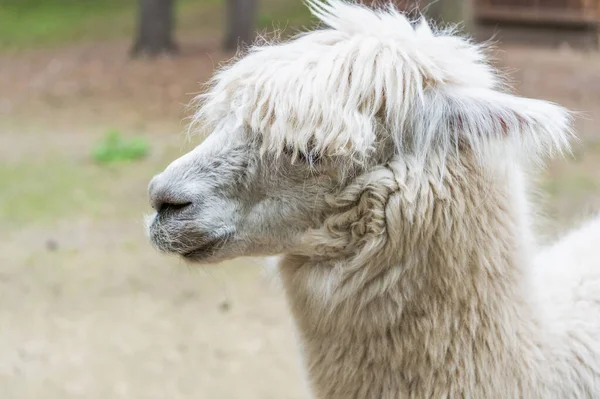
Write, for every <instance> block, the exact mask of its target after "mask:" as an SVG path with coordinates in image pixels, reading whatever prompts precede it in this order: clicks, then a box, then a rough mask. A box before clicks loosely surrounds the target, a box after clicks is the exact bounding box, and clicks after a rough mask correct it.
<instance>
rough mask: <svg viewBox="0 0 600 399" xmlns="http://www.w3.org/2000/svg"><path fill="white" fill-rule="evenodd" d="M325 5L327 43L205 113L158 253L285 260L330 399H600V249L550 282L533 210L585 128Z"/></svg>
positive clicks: (227, 81) (318, 37)
mask: <svg viewBox="0 0 600 399" xmlns="http://www.w3.org/2000/svg"><path fill="white" fill-rule="evenodd" d="M315 1H316V0H310V7H311V9H312V11H313V13H314V15H316V16H317V17H318V18H319V19H320V20H321V21H322V22H323V24H324V25H325V27H323V28H322V29H319V30H315V31H311V32H308V33H305V34H302V35H300V36H298V37H296V38H294V39H293V40H291V41H289V42H285V43H279V44H264V45H261V46H257V47H255V48H253V49H252V50H251V51H250V53H249V54H248V55H246V56H244V57H243V58H241V59H239V60H238V61H237V62H235V63H233V64H232V65H230V66H228V67H227V68H224V69H222V70H221V71H220V72H218V73H217V74H216V76H215V77H214V79H213V81H212V85H211V88H210V89H209V90H208V92H207V93H206V94H204V95H203V96H201V98H200V100H201V107H200V108H199V111H198V114H197V122H198V124H200V125H201V126H202V128H206V129H209V130H210V131H211V132H212V134H210V136H209V137H208V138H207V139H206V140H205V141H204V142H203V143H202V144H201V145H200V146H198V147H197V148H196V149H195V150H193V151H192V152H190V153H189V154H187V155H185V156H183V157H181V158H180V159H178V160H176V161H175V162H173V163H172V164H171V165H170V166H169V167H168V168H167V169H166V170H165V171H164V172H163V173H161V174H160V175H158V176H156V177H155V178H154V179H153V180H152V182H151V184H150V187H149V192H150V198H151V202H152V205H153V207H154V208H155V209H156V210H157V214H156V216H155V217H154V218H153V219H152V221H151V223H150V226H149V233H150V237H151V239H152V241H153V243H154V245H155V246H156V247H158V248H159V249H161V250H163V251H167V252H172V253H177V254H179V255H181V256H182V257H184V258H185V259H187V260H190V261H194V262H202V263H206V262H216V261H220V260H223V259H227V258H233V257H236V256H244V255H254V256H256V255H274V254H283V255H284V256H283V258H282V261H281V263H280V265H279V270H280V274H281V277H282V280H283V284H284V288H285V291H286V294H287V297H288V300H289V304H290V308H291V311H292V313H293V316H294V318H295V322H296V326H297V329H298V332H299V339H300V343H301V346H302V351H303V355H304V361H305V364H306V368H307V370H308V377H309V384H310V388H311V391H312V392H313V395H314V397H316V398H321V399H353V398H357V399H358V398H360V399H367V398H369V399H391V398H405V397H406V398H473V399H483V398H510V399H514V398H544V399H545V398H600V260H599V259H598V257H597V256H596V257H595V258H593V257H592V253H595V252H597V251H596V250H597V248H593V244H594V242H592V240H591V238H590V237H589V236H588V233H585V231H586V230H585V229H584V230H581V232H580V233H577V234H579V236H581V235H585V236H586V237H585V239H583V240H580V239H579V238H578V235H577V234H576V235H575V236H573V237H569V238H568V239H567V241H566V242H565V243H564V244H558V246H557V247H556V248H554V249H550V250H548V251H547V252H545V254H544V255H542V256H541V257H540V258H537V262H540V263H541V264H538V266H537V267H536V266H535V265H536V254H535V252H536V250H535V247H534V246H535V242H534V240H533V239H532V237H531V234H530V223H529V212H528V210H529V207H528V204H527V201H526V195H525V187H526V181H525V179H526V176H525V174H524V173H523V172H524V171H526V170H528V169H532V168H533V167H534V166H535V165H536V164H539V162H540V161H541V160H542V159H543V157H544V156H546V155H548V154H550V153H554V152H559V151H561V150H562V149H563V148H565V147H566V146H567V145H568V138H569V136H570V133H569V122H570V120H569V116H568V113H567V112H566V111H565V110H564V109H562V108H560V107H558V106H556V105H552V104H549V103H547V102H543V101H538V100H531V99H524V98H519V97H516V96H514V95H511V94H509V93H507V92H506V91H505V90H504V87H503V86H502V81H501V79H500V78H499V76H498V74H497V73H496V71H495V70H494V69H493V68H492V67H491V66H490V65H489V64H488V63H487V60H486V57H485V55H484V53H483V51H482V49H481V48H480V47H479V46H477V45H475V44H473V43H470V42H469V41H467V40H465V39H463V38H461V37H458V36H456V35H454V34H453V33H452V32H437V31H432V29H431V28H430V27H429V26H428V24H427V23H426V22H424V21H420V22H418V23H415V24H411V22H410V21H408V20H407V19H406V18H405V17H404V16H402V15H401V14H400V13H398V12H397V11H395V10H394V9H393V8H391V7H390V8H386V9H384V10H379V11H373V10H370V9H367V8H365V7H362V6H359V5H354V4H348V3H344V2H342V1H339V0H327V1H325V2H315ZM587 229H588V230H589V234H593V235H595V237H600V232H599V230H600V221H598V222H596V224H595V225H590V226H589V227H587ZM594 230H595V231H594ZM597 242H598V244H600V240H597ZM561 245H564V246H566V247H567V248H561ZM577 246H580V247H581V248H577ZM569 251H570V253H569ZM555 252H556V254H555ZM579 253H582V254H585V258H584V257H581V256H579V255H578V254H579ZM544 257H546V259H544Z"/></svg>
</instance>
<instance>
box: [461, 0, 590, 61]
mask: <svg viewBox="0 0 600 399" xmlns="http://www.w3.org/2000/svg"><path fill="white" fill-rule="evenodd" d="M472 1H473V2H474V3H473V5H474V10H473V17H474V20H475V23H476V25H477V29H476V31H477V34H476V36H478V38H479V39H481V40H485V39H489V38H490V37H494V38H496V39H499V40H501V41H513V42H530V43H535V44H553V45H560V44H562V43H568V44H570V45H573V46H575V47H583V48H587V49H598V48H599V47H598V45H599V33H600V30H599V28H600V0H472Z"/></svg>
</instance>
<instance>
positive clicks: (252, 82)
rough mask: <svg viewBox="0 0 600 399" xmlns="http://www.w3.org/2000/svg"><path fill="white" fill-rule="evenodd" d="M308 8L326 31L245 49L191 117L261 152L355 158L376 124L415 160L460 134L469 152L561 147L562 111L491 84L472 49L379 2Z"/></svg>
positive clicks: (477, 49)
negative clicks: (497, 145) (488, 146)
mask: <svg viewBox="0 0 600 399" xmlns="http://www.w3.org/2000/svg"><path fill="white" fill-rule="evenodd" d="M309 4H310V6H311V9H312V11H313V13H314V14H315V15H316V16H317V17H319V18H320V19H321V21H322V22H323V23H324V24H325V25H326V26H327V27H328V28H325V29H322V30H318V31H311V32H308V33H305V34H302V35H300V36H299V37H297V38H296V39H295V40H292V41H291V42H287V43H284V44H281V45H263V46H257V47H254V48H252V49H251V50H250V54H248V55H246V56H245V57H243V58H241V59H240V60H239V61H238V62H236V63H233V64H232V65H230V66H229V67H227V68H224V69H223V70H221V71H220V72H219V73H218V74H216V75H215V77H214V78H213V80H212V82H211V89H210V90H209V91H208V92H207V93H205V94H203V95H201V96H200V97H199V98H198V100H199V102H200V104H201V106H200V107H199V111H198V113H197V115H196V117H195V121H196V124H197V125H201V126H202V127H203V128H207V129H209V130H214V129H217V128H218V127H219V125H221V124H223V123H228V124H231V122H232V121H236V123H237V125H238V126H243V127H248V128H250V129H251V130H252V131H253V132H256V133H257V134H260V135H262V139H263V146H264V148H263V149H264V150H265V151H269V150H270V151H275V152H277V151H281V150H282V149H283V148H285V147H288V148H292V149H294V150H295V151H297V152H308V151H315V152H318V153H321V154H323V153H324V154H329V155H332V154H335V155H342V156H349V155H351V156H354V157H355V158H357V159H358V160H364V157H366V156H370V155H371V154H372V153H373V151H374V150H375V147H376V141H377V137H378V136H379V135H378V130H379V129H388V130H389V131H390V132H391V133H392V138H393V140H394V143H395V145H396V146H397V148H398V150H399V151H400V152H401V153H405V152H409V153H417V154H420V155H421V157H422V158H424V157H425V155H426V154H427V153H429V152H430V150H431V148H432V147H438V148H439V147H441V148H443V149H444V151H445V152H450V151H452V150H453V149H455V148H456V147H457V146H458V145H459V143H460V142H461V141H464V142H466V143H467V144H469V145H471V146H472V147H473V148H475V149H476V150H477V153H481V152H482V151H483V148H482V147H483V146H484V144H485V143H487V142H488V141H489V139H490V138H502V139H503V140H505V141H506V140H507V139H508V138H514V139H516V140H517V141H519V143H521V144H523V143H525V144H527V145H526V146H524V147H525V148H526V149H528V150H534V151H536V152H537V151H542V152H543V153H546V152H547V151H551V150H553V149H559V150H560V149H562V148H563V147H564V146H565V145H566V144H567V141H566V138H567V136H568V135H566V134H565V132H566V131H567V128H568V124H569V116H568V115H567V114H566V113H565V111H564V109H562V108H560V107H557V106H552V105H551V104H549V103H547V102H542V101H534V100H529V99H520V98H517V97H513V96H509V95H505V94H503V93H501V92H499V91H497V90H494V89H498V88H501V87H502V86H503V85H502V79H501V78H500V77H499V76H498V74H497V72H496V71H495V70H494V69H493V68H492V67H490V65H489V64H488V63H487V59H486V57H485V54H484V51H483V48H482V47H481V46H479V45H476V44H473V43H471V42H469V41H468V40H466V39H464V38H462V37H459V36H456V35H453V34H452V31H439V32H434V31H433V30H432V29H431V28H430V27H429V25H428V24H427V22H426V21H425V20H424V19H423V20H421V21H419V22H414V24H415V26H414V27H413V23H411V21H409V20H407V19H406V17H405V16H403V15H402V14H400V13H399V12H398V11H397V10H395V9H394V8H393V7H391V6H390V7H389V8H386V9H383V10H380V11H373V10H370V9H368V8H365V7H361V6H358V5H353V4H349V3H344V2H342V1H338V0H331V1H327V2H316V1H309ZM411 132H419V134H418V135H409V133H411Z"/></svg>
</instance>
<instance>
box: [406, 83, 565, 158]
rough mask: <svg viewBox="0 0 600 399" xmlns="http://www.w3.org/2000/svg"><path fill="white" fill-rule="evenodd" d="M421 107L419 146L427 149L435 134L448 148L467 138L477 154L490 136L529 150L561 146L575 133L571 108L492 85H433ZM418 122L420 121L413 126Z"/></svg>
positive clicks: (539, 151)
mask: <svg viewBox="0 0 600 399" xmlns="http://www.w3.org/2000/svg"><path fill="white" fill-rule="evenodd" d="M428 95H430V96H431V98H430V99H429V100H431V101H427V99H426V101H424V102H423V105H424V106H425V107H427V109H425V110H424V111H425V112H423V113H422V117H421V118H419V119H421V122H418V124H419V125H421V126H420V129H418V130H413V131H417V132H419V131H420V132H423V134H422V135H419V136H420V137H418V138H416V142H415V144H416V148H417V149H419V150H421V151H424V150H426V147H428V146H430V145H431V143H432V142H433V141H434V140H435V141H438V142H440V141H441V142H442V143H443V144H444V145H445V146H446V148H448V149H449V146H451V145H454V146H457V145H459V144H466V145H468V146H470V147H471V148H472V149H473V150H474V151H476V153H477V154H479V155H483V149H484V148H486V144H487V143H489V142H490V141H491V140H494V139H497V140H500V141H503V142H510V143H514V144H515V145H516V146H517V147H518V148H521V149H524V150H525V152H526V153H527V154H532V155H536V156H539V155H545V154H552V153H554V152H562V151H563V150H565V149H568V147H569V138H570V137H571V136H572V131H571V119H572V118H571V115H570V113H569V112H568V111H567V110H566V109H564V108H562V107H560V106H558V105H555V104H552V103H549V102H546V101H541V100H533V99H529V98H522V97H517V96H514V95H511V94H505V93H501V92H497V91H494V90H490V89H457V88H454V89H446V90H440V91H432V92H431V93H429V94H428ZM414 127H417V128H418V126H414Z"/></svg>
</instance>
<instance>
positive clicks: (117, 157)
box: [92, 129, 150, 164]
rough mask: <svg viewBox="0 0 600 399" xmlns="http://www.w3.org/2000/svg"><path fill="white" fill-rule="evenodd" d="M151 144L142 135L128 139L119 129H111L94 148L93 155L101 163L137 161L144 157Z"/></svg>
mask: <svg viewBox="0 0 600 399" xmlns="http://www.w3.org/2000/svg"><path fill="white" fill-rule="evenodd" d="M149 151H150V144H149V143H148V141H147V140H146V139H144V138H142V137H134V138H132V139H129V140H126V139H124V138H123V137H122V135H121V133H120V132H119V131H118V130H114V129H112V130H109V131H108V132H107V133H106V135H105V136H104V138H103V139H102V141H101V142H100V143H99V144H98V145H97V146H96V147H94V149H93V150H92V157H93V158H94V160H95V161H96V162H98V163H101V164H111V163H115V162H124V161H135V160H138V159H141V158H144V157H145V156H147V155H148V153H149Z"/></svg>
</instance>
